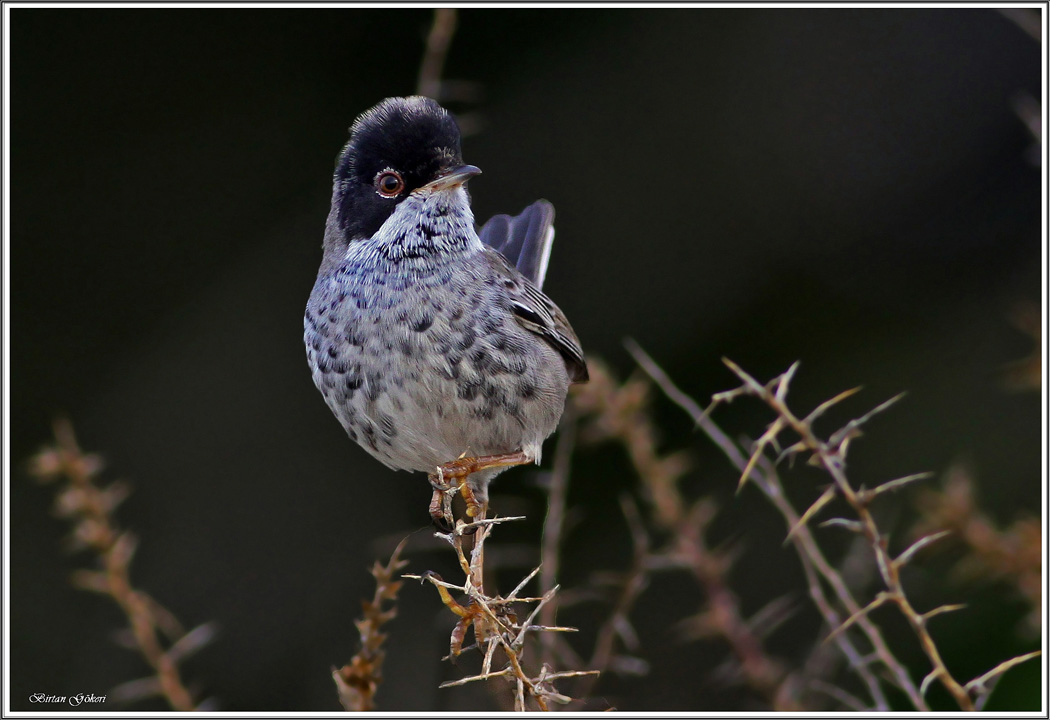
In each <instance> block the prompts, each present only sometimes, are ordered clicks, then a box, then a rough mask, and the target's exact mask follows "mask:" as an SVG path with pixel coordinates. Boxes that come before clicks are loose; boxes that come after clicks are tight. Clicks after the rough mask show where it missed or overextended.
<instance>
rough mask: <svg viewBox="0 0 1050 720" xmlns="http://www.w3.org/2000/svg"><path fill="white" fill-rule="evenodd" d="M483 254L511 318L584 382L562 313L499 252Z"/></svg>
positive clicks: (583, 366) (583, 367) (575, 341)
mask: <svg viewBox="0 0 1050 720" xmlns="http://www.w3.org/2000/svg"><path fill="white" fill-rule="evenodd" d="M485 257H486V259H487V260H488V261H489V263H490V265H491V267H492V269H493V270H494V271H495V272H496V273H497V274H498V275H499V276H500V277H501V278H502V280H503V286H504V288H505V290H506V292H507V296H508V298H509V300H510V310H511V312H513V313H514V319H515V320H517V321H518V323H519V324H520V325H521V326H522V327H524V328H525V329H526V330H529V331H530V332H534V333H536V334H537V335H539V336H540V337H541V338H543V339H544V340H546V341H547V342H548V343H550V345H551V346H552V347H553V348H554V349H555V350H557V351H558V352H559V353H560V354H561V356H562V357H563V358H565V367H566V369H567V370H568V372H569V379H570V380H571V381H572V382H574V383H582V382H587V380H588V377H589V376H588V372H587V361H586V360H584V357H583V348H581V347H580V340H579V338H577V337H576V333H575V332H573V329H572V326H570V325H569V320H568V319H567V318H566V317H565V313H563V312H562V311H561V309H560V308H559V307H558V306H557V305H555V304H554V301H553V300H551V299H550V298H549V297H547V296H546V295H544V294H543V291H541V290H540V289H539V288H538V287H536V286H535V285H534V284H533V283H532V282H531V281H530V280H529V279H528V278H526V277H522V274H521V273H520V272H517V271H516V270H515V269H514V268H513V267H511V265H510V263H509V262H508V261H507V260H506V259H505V258H504V257H503V256H502V255H501V254H500V253H496V252H492V251H487V252H485Z"/></svg>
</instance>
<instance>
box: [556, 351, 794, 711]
mask: <svg viewBox="0 0 1050 720" xmlns="http://www.w3.org/2000/svg"><path fill="white" fill-rule="evenodd" d="M588 365H589V368H590V370H591V379H590V382H588V383H587V384H586V385H580V386H576V387H574V393H573V395H572V402H573V406H574V408H575V410H576V411H577V412H579V413H580V414H581V415H582V416H584V417H585V418H587V419H588V420H589V423H588V424H587V425H586V426H585V428H584V430H585V431H586V433H585V439H587V440H588V441H590V442H597V441H602V440H616V441H618V442H620V443H621V444H622V445H623V446H624V448H625V449H626V451H627V454H628V457H629V458H630V461H631V464H632V466H633V467H634V469H635V471H636V473H637V475H638V477H639V479H640V481H641V483H642V489H643V491H644V494H645V498H646V500H647V501H648V503H649V505H650V514H651V518H652V521H653V522H654V523H655V524H656V525H657V527H659V528H660V530H662V531H665V533H666V535H667V537H669V538H670V541H669V544H668V545H667V546H666V547H661V548H659V549H656V550H654V549H652V548H651V547H650V541H649V538H648V531H647V530H646V529H645V528H644V524H643V522H642V520H641V518H640V515H639V513H637V512H636V511H633V508H634V506H633V505H632V504H627V503H625V504H624V515H625V517H626V518H627V520H628V524H629V526H630V527H631V531H632V537H633V539H634V548H635V549H634V559H633V562H632V566H631V568H630V569H629V570H628V572H627V573H626V574H625V575H624V577H623V579H622V584H621V594H620V596H619V598H617V599H616V600H615V601H614V611H613V613H612V615H611V616H610V617H609V620H608V621H607V623H606V627H605V630H610V631H613V630H614V631H615V632H602V633H601V634H600V638H602V639H601V640H600V641H599V647H598V648H597V649H596V652H595V654H594V655H593V656H592V660H591V664H590V665H589V666H588V667H590V668H592V669H605V668H606V667H608V665H609V664H610V663H612V661H613V660H614V659H619V658H618V657H617V656H616V655H615V653H614V652H613V646H612V642H613V641H614V640H615V639H616V638H617V637H620V638H623V639H624V640H626V639H627V638H628V637H630V635H631V634H633V633H629V632H628V631H629V628H630V622H629V618H628V615H629V612H630V610H631V608H632V607H633V605H634V603H635V601H636V600H637V598H638V596H639V595H640V594H641V591H642V590H644V588H645V586H646V584H647V582H648V574H649V573H651V572H653V571H655V570H672V569H680V570H685V571H687V572H689V573H691V574H692V575H693V577H694V579H695V580H696V582H697V583H698V584H699V586H700V587H701V588H702V589H703V590H704V593H705V595H706V597H707V605H706V607H705V608H704V609H703V610H702V611H701V612H700V613H699V614H698V615H697V616H696V617H695V618H694V619H693V622H692V626H693V627H694V628H703V632H704V634H706V635H716V636H719V637H721V638H723V639H724V640H725V641H726V642H727V643H728V644H729V647H730V649H731V650H732V652H733V657H734V658H735V660H736V663H737V666H738V670H739V675H740V676H741V677H742V679H743V680H744V681H745V682H746V683H747V685H748V686H750V687H751V688H753V689H755V690H756V691H757V692H759V693H760V694H761V695H762V696H763V697H765V699H766V700H767V701H768V702H769V703H770V704H771V705H773V704H775V703H776V694H777V688H778V687H779V685H780V682H781V680H782V678H783V675H784V669H783V667H782V666H781V665H780V664H779V663H777V662H776V661H774V660H773V659H771V658H770V657H769V656H768V655H767V654H766V653H765V651H764V649H763V647H762V642H761V639H760V638H759V637H758V635H757V634H756V633H755V632H754V630H753V629H752V627H751V624H750V622H749V621H748V620H747V619H745V618H744V617H743V615H742V614H741V611H740V603H739V600H738V598H737V597H736V596H735V594H734V593H733V592H732V590H731V589H730V587H729V584H728V581H727V579H726V574H727V572H728V569H729V565H730V559H729V557H728V555H727V554H726V553H725V552H724V551H718V550H714V549H712V548H710V547H708V545H707V541H706V525H707V522H708V521H709V520H710V519H711V518H712V517H713V515H714V513H715V512H716V507H715V506H714V503H713V502H711V501H710V500H709V499H701V500H698V501H695V502H693V503H691V504H690V503H689V502H687V500H686V499H685V498H684V497H683V496H682V493H681V491H680V489H679V488H678V482H679V480H680V478H681V477H682V476H683V475H684V474H685V472H686V471H687V470H688V469H689V462H688V459H687V457H686V455H685V453H682V452H677V453H672V454H669V455H660V454H659V453H658V452H657V450H656V448H657V447H658V445H659V442H658V432H657V429H656V427H655V425H654V424H653V421H652V419H651V418H650V417H649V414H648V411H647V403H648V390H647V383H645V382H644V381H643V380H640V379H634V380H628V381H627V382H625V383H624V384H623V385H619V384H618V383H617V382H616V381H615V380H614V379H613V377H612V374H611V372H610V371H609V370H608V368H606V367H605V365H604V364H602V363H600V362H597V361H591V362H590V363H589V364H588ZM632 511H633V512H632ZM634 664H637V663H634ZM592 684H593V681H587V682H585V684H584V687H582V688H579V689H578V694H579V695H581V696H586V695H587V694H588V693H589V691H590V690H591V685H592ZM785 709H786V708H785Z"/></svg>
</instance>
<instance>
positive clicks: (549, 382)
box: [304, 97, 587, 525]
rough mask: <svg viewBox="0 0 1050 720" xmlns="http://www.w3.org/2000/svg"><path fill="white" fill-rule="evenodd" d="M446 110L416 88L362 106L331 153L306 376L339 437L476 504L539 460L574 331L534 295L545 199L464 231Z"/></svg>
mask: <svg viewBox="0 0 1050 720" xmlns="http://www.w3.org/2000/svg"><path fill="white" fill-rule="evenodd" d="M480 172H481V171H480V170H479V169H478V168H476V167H474V166H473V165H465V164H464V163H463V157H462V153H461V151H460V132H459V128H458V126H457V125H456V122H455V120H454V119H453V118H452V116H451V115H450V114H449V113H448V112H447V111H446V110H445V109H444V108H442V107H441V106H440V105H438V104H437V103H436V102H434V101H433V100H430V99H428V98H424V97H407V98H388V99H386V100H383V101H382V102H380V103H379V104H378V105H376V106H375V107H373V108H372V109H370V110H368V111H367V112H365V113H364V114H362V115H361V116H360V117H359V118H358V119H357V120H356V121H355V122H354V124H353V126H352V127H351V128H350V141H349V142H348V143H347V144H346V146H345V147H344V148H343V151H342V153H340V155H339V159H338V161H337V164H336V169H335V178H334V183H333V188H332V207H331V211H330V212H329V214H328V221H327V224H326V226H325V235H324V257H323V258H322V260H321V268H320V271H319V272H318V274H317V281H316V283H315V284H314V287H313V291H312V292H311V294H310V300H309V301H308V302H307V305H306V316H305V319H304V331H305V337H304V340H305V343H306V354H307V358H308V360H309V364H310V369H311V370H312V372H313V380H314V384H316V385H317V388H318V389H319V390H320V391H321V394H322V395H324V399H325V402H326V403H328V407H330V408H331V409H332V412H333V413H335V416H336V418H338V420H339V422H340V423H342V425H343V428H345V430H346V432H347V434H348V435H349V436H350V438H351V439H352V440H354V441H356V442H357V443H358V444H360V445H361V447H363V448H364V449H365V450H366V451H368V452H369V453H370V454H371V455H372V456H374V457H375V458H377V459H379V460H380V461H382V462H383V463H385V464H386V465H387V466H389V467H391V468H394V469H396V470H408V471H413V472H426V473H428V474H429V475H430V480H431V484H432V485H433V486H434V496H433V500H432V502H431V506H430V512H431V515H432V516H433V517H434V519H435V521H436V522H438V523H443V524H445V525H450V524H451V514H450V504H449V496H450V495H451V494H452V491H455V490H458V491H460V492H462V494H463V496H464V498H465V499H466V500H467V514H468V515H470V516H472V517H475V518H476V517H478V516H479V515H484V512H485V508H486V504H487V498H488V483H489V482H490V481H491V479H492V478H493V477H494V476H495V475H497V474H498V473H500V472H501V471H503V470H504V469H506V468H507V467H510V466H512V465H521V464H525V463H530V462H539V460H540V453H541V446H542V443H543V441H544V440H545V439H546V438H547V437H548V436H549V435H550V434H551V433H552V432H554V429H555V428H556V427H557V424H558V421H559V419H560V418H561V415H562V412H563V410H564V405H565V396H566V393H567V392H568V388H569V385H570V384H571V383H574V382H584V381H586V380H587V365H586V362H585V360H584V357H583V351H582V349H581V348H580V342H579V340H578V339H577V338H576V334H575V333H574V332H573V330H572V328H571V327H570V326H569V321H568V320H566V318H565V315H564V314H563V313H562V312H561V310H559V309H558V307H557V306H556V305H555V304H554V303H553V302H552V301H551V300H550V298H548V297H547V296H546V295H544V294H543V292H541V290H540V288H541V287H542V286H543V278H544V275H545V273H546V270H547V260H548V258H549V256H550V249H551V243H552V242H553V239H554V227H553V224H552V223H553V220H554V208H553V206H551V204H550V203H548V202H546V201H545V200H540V201H537V202H536V203H533V204H532V205H530V206H529V207H528V208H526V209H525V210H524V211H523V212H522V213H521V214H520V215H518V216H516V217H513V218H511V217H508V216H506V215H497V216H496V217H494V218H492V219H491V220H489V222H487V223H486V224H485V225H484V227H482V228H481V230H480V231H479V230H476V229H475V225H474V215H473V213H472V212H471V209H470V196H469V195H468V194H467V191H466V188H465V187H464V184H465V183H466V182H467V181H468V180H469V179H470V178H472V177H474V176H475V175H478V174H479V173H480Z"/></svg>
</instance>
